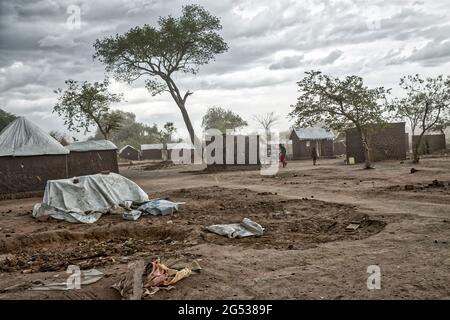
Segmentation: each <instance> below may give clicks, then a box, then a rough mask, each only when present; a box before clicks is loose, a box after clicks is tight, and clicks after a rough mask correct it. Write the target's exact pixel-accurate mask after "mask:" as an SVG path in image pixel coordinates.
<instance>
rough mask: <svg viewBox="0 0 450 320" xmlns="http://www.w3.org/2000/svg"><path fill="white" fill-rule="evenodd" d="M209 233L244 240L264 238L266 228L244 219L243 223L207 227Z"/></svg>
mask: <svg viewBox="0 0 450 320" xmlns="http://www.w3.org/2000/svg"><path fill="white" fill-rule="evenodd" d="M206 229H207V230H208V231H211V232H213V233H216V234H218V235H221V236H227V237H228V238H243V237H250V236H262V235H263V233H264V228H263V227H262V226H261V225H260V224H258V223H256V222H253V221H252V220H250V219H248V218H244V219H243V220H242V222H241V223H234V224H215V225H211V226H209V227H206Z"/></svg>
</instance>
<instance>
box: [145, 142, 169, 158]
mask: <svg viewBox="0 0 450 320" xmlns="http://www.w3.org/2000/svg"><path fill="white" fill-rule="evenodd" d="M163 149H164V148H163V144H162V143H155V144H143V145H141V159H142V160H163V153H164V152H163V151H164V150H163Z"/></svg>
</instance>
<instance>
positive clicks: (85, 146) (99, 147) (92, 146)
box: [66, 140, 117, 152]
mask: <svg viewBox="0 0 450 320" xmlns="http://www.w3.org/2000/svg"><path fill="white" fill-rule="evenodd" d="M66 148H67V149H69V150H70V151H78V152H82V151H104V150H117V146H116V145H115V144H114V143H112V142H111V141H109V140H88V141H81V142H74V143H71V144H69V145H68V146H66Z"/></svg>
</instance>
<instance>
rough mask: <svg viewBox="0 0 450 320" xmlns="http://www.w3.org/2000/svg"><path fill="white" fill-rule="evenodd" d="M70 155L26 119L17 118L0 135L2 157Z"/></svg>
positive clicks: (0, 153) (0, 155)
mask: <svg viewBox="0 0 450 320" xmlns="http://www.w3.org/2000/svg"><path fill="white" fill-rule="evenodd" d="M68 153H69V151H68V150H67V149H66V148H64V147H63V146H62V145H61V144H60V143H59V142H58V141H56V140H55V139H54V138H52V137H51V136H50V135H49V134H48V133H47V132H45V131H44V130H42V129H41V128H39V127H38V126H37V125H35V124H34V123H32V122H31V121H28V120H27V119H25V118H24V117H20V118H17V119H16V120H14V121H13V122H11V123H10V124H9V125H8V126H7V127H6V128H5V129H3V131H2V132H1V133H0V157H6V156H13V157H15V156H16V157H17V156H37V155H47V154H49V155H50V154H68Z"/></svg>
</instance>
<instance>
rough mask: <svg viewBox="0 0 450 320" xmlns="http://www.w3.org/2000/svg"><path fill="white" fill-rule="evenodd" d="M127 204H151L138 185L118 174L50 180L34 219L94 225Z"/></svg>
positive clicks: (36, 207)
mask: <svg viewBox="0 0 450 320" xmlns="http://www.w3.org/2000/svg"><path fill="white" fill-rule="evenodd" d="M127 201H133V202H138V203H143V202H146V201H148V195H147V194H146V193H145V192H144V191H143V190H142V189H141V188H140V187H139V186H138V185H137V184H136V183H134V182H133V181H131V180H129V179H127V178H125V177H123V176H121V175H119V174H116V173H110V174H106V175H103V174H96V175H90V176H81V177H77V178H71V179H61V180H50V181H48V182H47V186H46V188H45V194H44V199H43V202H42V203H39V204H37V205H35V207H34V209H33V217H35V218H39V217H42V216H50V217H53V218H55V219H60V220H66V221H68V222H82V223H94V222H96V221H97V220H98V219H100V217H101V216H102V214H104V213H107V212H109V211H111V210H112V209H114V208H117V207H118V206H119V204H123V203H125V202H127Z"/></svg>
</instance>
